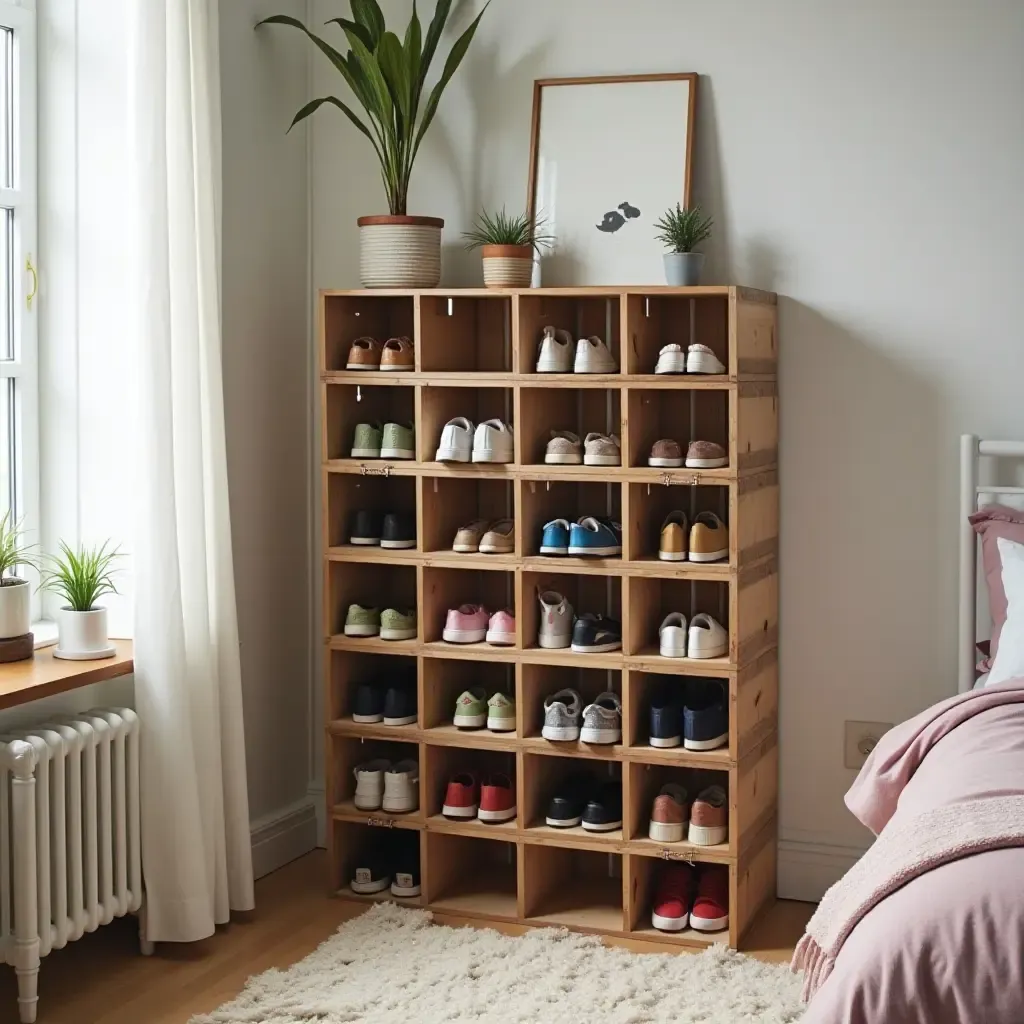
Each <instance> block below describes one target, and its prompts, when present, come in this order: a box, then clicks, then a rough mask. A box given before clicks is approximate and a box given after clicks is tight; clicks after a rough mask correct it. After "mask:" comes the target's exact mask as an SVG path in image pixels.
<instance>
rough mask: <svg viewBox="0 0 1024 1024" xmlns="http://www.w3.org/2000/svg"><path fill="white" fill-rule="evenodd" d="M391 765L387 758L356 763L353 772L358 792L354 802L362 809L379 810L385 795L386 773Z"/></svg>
mask: <svg viewBox="0 0 1024 1024" xmlns="http://www.w3.org/2000/svg"><path fill="white" fill-rule="evenodd" d="M390 767H391V762H390V761H388V760H387V758H383V757H381V758H378V759H377V760H376V761H367V762H366V763H365V764H359V765H356V767H355V768H353V769H352V774H353V775H354V776H355V778H356V794H355V797H354V798H353V800H352V802H353V803H354V804H355V805H356V807H357V808H358V809H359V810H360V811H379V810H380V805H381V797H382V796H383V795H384V773H385V772H386V771H387V770H388V769H389V768H390Z"/></svg>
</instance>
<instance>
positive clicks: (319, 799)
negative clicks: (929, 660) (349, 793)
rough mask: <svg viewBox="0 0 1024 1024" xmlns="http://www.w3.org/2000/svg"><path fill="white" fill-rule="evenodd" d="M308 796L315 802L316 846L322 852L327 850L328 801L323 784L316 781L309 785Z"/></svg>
mask: <svg viewBox="0 0 1024 1024" xmlns="http://www.w3.org/2000/svg"><path fill="white" fill-rule="evenodd" d="M306 796H307V797H309V799H310V800H312V801H313V808H314V810H315V811H316V845H317V846H319V847H320V848H321V849H322V850H326V849H327V801H326V800H325V798H324V797H325V790H324V784H323V782H319V781H315V782H311V783H310V784H309V789H307V790H306Z"/></svg>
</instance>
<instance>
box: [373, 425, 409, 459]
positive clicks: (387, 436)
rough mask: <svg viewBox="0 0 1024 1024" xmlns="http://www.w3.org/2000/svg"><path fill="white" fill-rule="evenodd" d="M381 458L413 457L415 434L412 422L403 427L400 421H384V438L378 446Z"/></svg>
mask: <svg viewBox="0 0 1024 1024" xmlns="http://www.w3.org/2000/svg"><path fill="white" fill-rule="evenodd" d="M380 457H381V458H382V459H415V458H416V435H415V432H414V431H413V427H412V424H410V425H409V426H407V427H405V426H402V424H401V423H385V424H384V439H383V441H382V442H381V446H380Z"/></svg>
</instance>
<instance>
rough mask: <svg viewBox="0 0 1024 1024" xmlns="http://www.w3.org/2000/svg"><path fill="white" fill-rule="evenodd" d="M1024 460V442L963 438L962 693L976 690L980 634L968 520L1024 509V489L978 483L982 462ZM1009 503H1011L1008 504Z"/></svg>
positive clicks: (973, 541) (973, 548)
mask: <svg viewBox="0 0 1024 1024" xmlns="http://www.w3.org/2000/svg"><path fill="white" fill-rule="evenodd" d="M985 457H989V458H1001V459H1022V460H1024V441H985V440H982V439H981V438H978V437H975V436H974V435H973V434H964V435H962V436H961V438H960V616H959V641H958V643H959V663H958V667H957V679H958V685H959V690H960V692H961V693H964V692H966V691H967V690H970V689H972V688H973V687H974V683H975V679H976V675H977V671H976V665H977V663H978V650H977V644H978V641H979V640H980V639H987V633H985V635H984V636H979V631H978V537H977V534H976V533H975V532H974V528H973V527H972V526H971V524H970V523H969V522H968V521H967V517H968V516H970V515H971V514H972V513H974V512H976V511H977V510H978V509H979V508H980V507H981V506H982V505H990V504H992V503H993V502H1000V501H1002V502H1004V503H1005V504H1011V505H1016V506H1018V507H1020V506H1022V505H1024V487H1020V486H1015V485H1004V484H1000V483H993V484H989V483H984V484H982V483H979V479H980V473H979V468H980V461H981V459H982V458H985ZM1007 499H1009V500H1007Z"/></svg>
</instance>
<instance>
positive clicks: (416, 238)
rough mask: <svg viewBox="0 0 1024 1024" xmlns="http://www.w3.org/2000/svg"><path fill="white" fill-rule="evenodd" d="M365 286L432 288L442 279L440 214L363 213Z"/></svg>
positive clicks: (361, 251)
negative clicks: (420, 215)
mask: <svg viewBox="0 0 1024 1024" xmlns="http://www.w3.org/2000/svg"><path fill="white" fill-rule="evenodd" d="M358 224H359V276H360V278H361V279H362V282H363V287H364V288H433V287H435V285H437V283H438V281H440V280H441V228H443V227H444V221H443V220H441V219H440V218H439V217H360V218H359V221H358Z"/></svg>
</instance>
